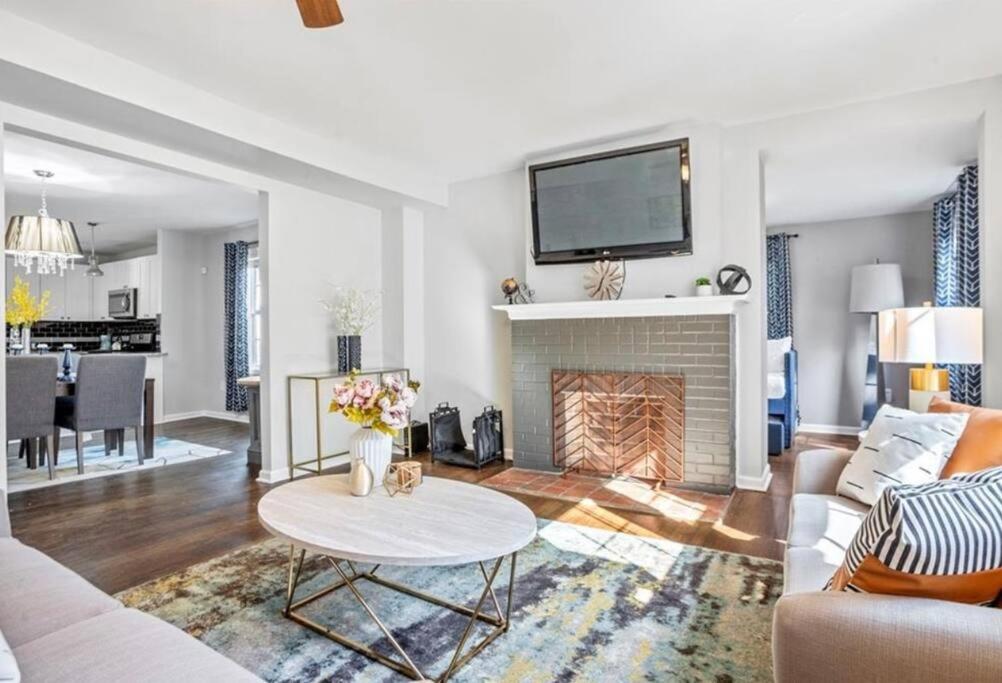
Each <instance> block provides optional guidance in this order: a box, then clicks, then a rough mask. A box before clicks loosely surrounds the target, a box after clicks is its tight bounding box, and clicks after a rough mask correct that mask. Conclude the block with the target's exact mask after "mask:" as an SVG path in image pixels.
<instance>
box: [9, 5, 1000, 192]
mask: <svg viewBox="0 0 1002 683" xmlns="http://www.w3.org/2000/svg"><path fill="white" fill-rule="evenodd" d="M3 4H4V8H5V9H7V10H10V11H13V12H14V13H16V14H19V15H21V16H23V17H24V18H26V19H29V20H32V21H36V22H41V23H45V24H47V25H48V26H50V27H51V28H53V29H55V30H57V31H61V32H63V33H66V34H69V35H71V36H74V37H76V38H79V39H81V40H83V41H85V42H88V43H92V44H94V45H97V46H99V47H101V48H102V49H104V50H107V51H109V52H112V53H115V54H117V55H119V56H121V57H124V58H126V59H129V60H132V61H134V62H138V63H141V64H144V65H146V66H148V67H151V68H153V69H156V70H158V71H160V72H162V73H165V74H168V75H170V76H173V77H176V78H178V79H180V80H183V81H185V82H188V83H191V84H193V85H196V86H199V87H201V88H203V89H205V90H207V91H210V92H213V93H215V94H218V95H220V96H222V97H225V98H227V99H230V100H232V101H234V102H237V103H240V104H243V105H246V106H248V107H251V108H254V109H256V110H258V111H261V112H265V113H267V114H270V115H272V116H274V117H276V118H278V119H281V120H283V121H285V122H287V123H290V124H294V125H298V126H300V127H302V128H305V129H309V130H311V131H315V132H318V133H320V134H323V135H326V136H331V137H340V138H344V139H348V140H351V141H353V142H355V143H358V144H360V145H363V146H366V147H368V148H369V149H378V150H380V151H382V152H385V153H387V154H389V155H392V156H395V157H399V158H401V159H404V160H408V161H411V162H417V163H420V164H424V165H426V166H427V167H428V168H430V169H431V168H433V169H435V170H436V171H439V170H440V171H441V172H442V173H443V174H444V175H445V176H446V177H449V178H452V179H460V178H468V177H475V176H478V175H484V174H486V173H489V172H493V171H496V170H500V169H505V168H512V167H514V166H516V165H517V164H518V162H519V161H520V160H521V159H523V158H524V157H525V156H526V155H527V154H532V153H538V152H541V151H545V150H548V149H552V148H554V147H560V146H564V145H568V144H574V143H579V142H581V141H586V140H590V139H595V138H599V137H605V136H610V135H614V134H619V133H625V132H629V131H635V130H641V129H645V128H648V127H651V126H656V125H660V124H664V123H667V122H671V121H679V120H686V119H694V120H705V121H718V122H723V123H729V122H737V121H748V120H757V119H763V118H769V117H774V116H777V115H781V114H785V113H792V112H799V111H808V110H813V109H818V108H822V107H829V106H833V105H836V104H840V103H845V102H850V101H856V100H861V99H867V98H873V97H879V96H884V95H888V94H893V93H900V92H907V91H911V90H918V89H922V88H928V87H933V86H938V85H944V84H947V83H954V82H958V81H962V80H969V79H974V78H980V77H985V76H989V75H993V74H996V73H999V72H1002V40H999V39H998V27H999V26H1000V25H1002V3H1000V2H996V1H995V0H840V1H839V2H804V1H803V0H759V1H758V2H735V1H733V0H701V1H699V2H693V0H630V1H629V2H617V3H610V2H609V0H468V1H465V2H459V1H456V0H341V6H342V9H343V11H344V14H345V16H346V21H345V23H344V24H343V25H341V26H337V27H334V28H330V29H324V30H314V31H310V30H306V29H304V28H303V27H302V25H301V23H300V19H299V15H298V12H297V10H296V7H295V2H294V0H239V1H237V0H171V2H135V0H88V1H87V2H80V1H79V0H46V1H45V2H38V0H4V3H3Z"/></svg>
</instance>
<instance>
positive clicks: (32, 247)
mask: <svg viewBox="0 0 1002 683" xmlns="http://www.w3.org/2000/svg"><path fill="white" fill-rule="evenodd" d="M35 175H37V176H38V177H39V178H41V179H42V207H41V208H40V209H39V210H38V215H36V216H11V217H10V220H9V221H8V222H7V234H6V236H5V247H6V251H7V253H8V254H11V255H12V256H13V257H14V265H15V266H21V267H23V268H24V269H25V272H27V273H30V272H31V269H32V267H34V268H35V270H36V272H38V273H39V274H41V275H48V274H50V273H56V272H58V273H59V275H60V276H62V275H63V274H64V273H65V272H66V269H67V268H72V267H73V263H74V260H75V259H78V258H83V252H82V251H81V250H80V241H79V240H78V239H77V231H76V229H75V228H74V227H73V223H71V222H70V221H67V220H62V219H59V218H51V217H50V216H49V211H48V207H47V206H46V197H45V194H46V186H45V181H46V180H48V179H49V178H51V177H52V176H53V173H52V172H51V171H40V170H39V171H35Z"/></svg>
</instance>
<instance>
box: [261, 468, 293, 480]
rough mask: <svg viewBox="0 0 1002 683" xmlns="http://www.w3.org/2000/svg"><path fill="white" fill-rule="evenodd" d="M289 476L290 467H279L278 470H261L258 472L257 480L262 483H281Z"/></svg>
mask: <svg viewBox="0 0 1002 683" xmlns="http://www.w3.org/2000/svg"><path fill="white" fill-rule="evenodd" d="M288 478H289V468H288V467H279V468H278V469H277V470H261V471H260V472H258V474H257V480H258V481H259V482H261V483H262V484H279V483H281V482H283V481H285V480H287V479H288Z"/></svg>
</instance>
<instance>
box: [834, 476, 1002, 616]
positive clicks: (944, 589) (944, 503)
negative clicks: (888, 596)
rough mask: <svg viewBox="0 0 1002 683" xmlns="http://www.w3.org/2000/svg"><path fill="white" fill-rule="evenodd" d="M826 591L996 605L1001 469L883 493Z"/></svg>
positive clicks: (1001, 582)
mask: <svg viewBox="0 0 1002 683" xmlns="http://www.w3.org/2000/svg"><path fill="white" fill-rule="evenodd" d="M828 588H829V589H835V590H849V591H857V592H868V593H874V592H879V593H892V594H899V595H913V596H921V597H931V598H940V599H949V600H959V601H962V602H971V603H979V604H989V603H992V602H993V601H995V600H996V599H997V598H998V597H999V595H1000V593H1002V467H995V468H992V469H987V470H982V471H981V472H975V473H972V474H958V475H956V476H954V477H952V478H950V479H943V480H939V481H936V482H933V483H930V484H922V485H919V486H895V487H891V488H888V489H887V490H885V491H884V493H883V495H882V496H881V498H880V500H879V501H878V502H877V504H876V505H875V506H874V507H873V509H872V510H870V512H869V514H868V515H867V517H866V519H865V520H863V524H862V526H861V527H860V528H859V530H858V531H857V532H856V536H855V538H853V540H852V543H851V544H850V545H849V548H848V550H847V551H846V556H845V561H844V562H843V564H842V567H840V568H839V570H838V572H836V574H835V576H834V577H832V580H831V581H830V582H829V585H828Z"/></svg>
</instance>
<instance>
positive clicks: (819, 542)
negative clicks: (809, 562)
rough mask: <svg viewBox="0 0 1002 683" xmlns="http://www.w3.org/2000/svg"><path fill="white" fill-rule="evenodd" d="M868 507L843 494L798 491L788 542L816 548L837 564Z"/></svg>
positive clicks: (793, 507) (791, 507) (794, 499)
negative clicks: (844, 496) (832, 494)
mask: <svg viewBox="0 0 1002 683" xmlns="http://www.w3.org/2000/svg"><path fill="white" fill-rule="evenodd" d="M869 510H870V508H869V507H868V506H866V505H863V504H862V503H859V502H857V501H855V500H849V499H848V498H843V497H841V496H826V495H817V494H811V493H797V494H795V495H794V496H793V498H792V499H791V501H790V533H789V534H788V536H787V541H786V542H787V545H788V546H789V547H790V548H813V549H814V550H817V551H818V552H819V553H821V555H822V557H823V558H824V559H825V561H826V562H829V563H831V564H833V565H834V566H836V567H837V566H838V565H839V564H840V563H841V562H842V559H843V558H844V557H845V551H846V550H847V549H848V548H849V544H850V543H851V542H852V539H853V537H854V536H855V535H856V531H857V530H858V529H859V525H860V524H862V523H863V519H864V518H865V517H866V513H867V512H869ZM826 580H827V579H826Z"/></svg>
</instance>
